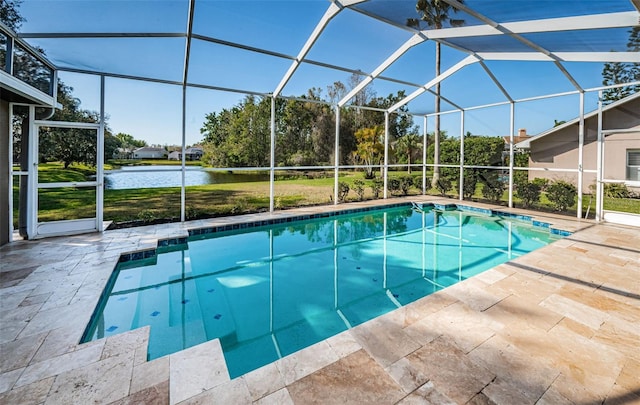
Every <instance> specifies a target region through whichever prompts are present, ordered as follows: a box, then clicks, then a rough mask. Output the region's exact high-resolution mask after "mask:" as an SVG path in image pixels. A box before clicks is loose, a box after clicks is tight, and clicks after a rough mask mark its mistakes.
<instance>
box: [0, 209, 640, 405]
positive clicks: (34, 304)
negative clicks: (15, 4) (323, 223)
mask: <svg viewBox="0 0 640 405" xmlns="http://www.w3.org/2000/svg"><path fill="white" fill-rule="evenodd" d="M420 199H421V198H415V197H414V198H412V200H420ZM424 200H425V201H427V200H428V201H436V202H438V201H437V200H438V199H434V198H428V199H424ZM400 201H403V200H400ZM391 202H397V200H386V201H378V202H365V203H357V204H349V205H340V206H338V208H337V209H347V208H354V207H359V206H368V205H379V204H387V203H391ZM440 202H448V203H455V202H456V201H454V200H443V201H440ZM464 204H465V205H474V206H483V205H481V204H476V203H470V202H466V201H465V202H464ZM494 208H495V207H494ZM334 209H336V208H335V207H333V206H329V207H313V208H304V209H296V210H291V211H283V212H278V213H276V214H273V215H270V214H253V215H245V216H242V217H232V218H217V219H210V220H201V221H192V222H187V223H185V224H167V225H160V226H149V227H139V228H131V229H123V230H116V231H107V232H104V233H102V234H87V235H80V236H73V237H60V238H51V239H44V240H39V241H20V242H15V243H12V244H9V245H6V246H3V247H2V248H0V263H1V264H0V404H42V403H45V404H90V403H116V404H141V403H144V404H167V403H171V404H175V403H186V404H218V403H219V404H251V403H255V404H312V403H320V404H349V403H353V404H366V403H371V404H396V403H400V404H448V403H457V404H464V403H471V404H493V403H497V404H600V403H606V404H631V403H640V229H637V228H631V227H625V226H618V225H611V224H598V225H596V224H594V223H593V222H590V221H576V220H574V219H571V218H567V217H560V216H554V215H551V214H541V213H530V214H532V215H533V216H535V217H537V218H540V219H541V220H543V221H547V222H551V223H552V224H553V226H555V227H557V228H559V229H564V230H568V231H576V232H575V233H574V234H573V235H571V236H569V237H567V238H565V239H562V240H560V241H557V242H555V243H553V244H551V245H549V246H547V247H544V248H542V249H539V250H537V251H535V252H532V253H530V254H528V255H526V256H523V257H521V258H518V259H516V260H513V261H511V262H508V263H505V264H503V265H500V266H498V267H496V268H494V269H491V270H488V271H486V272H484V273H482V274H480V275H478V276H476V277H473V278H471V279H469V280H466V281H464V282H462V283H459V284H457V285H455V286H452V287H449V288H447V289H445V290H442V291H440V292H438V293H435V294H433V295H430V296H427V297H425V298H423V299H421V300H419V301H416V302H414V303H412V304H410V305H408V306H405V307H403V308H400V309H398V310H395V311H393V312H391V313H389V314H387V315H384V316H382V317H379V318H376V319H374V320H372V321H369V322H367V323H365V324H362V325H359V326H357V327H355V328H353V329H350V330H348V331H346V332H343V333H341V334H339V335H337V336H334V337H332V338H330V339H328V340H325V341H322V342H320V343H317V344H315V345H313V346H311V347H308V348H306V349H304V350H302V351H300V352H297V353H295V354H293V355H291V356H288V357H285V358H283V359H281V360H278V361H276V362H275V363H272V364H269V365H267V366H264V367H262V368H260V369H258V370H255V371H253V372H251V373H249V374H246V375H244V376H242V377H240V378H236V379H234V380H230V379H229V377H228V374H227V370H226V366H225V363H224V358H223V355H222V351H221V348H220V344H219V342H218V341H217V340H214V341H210V342H207V343H203V344H201V345H198V346H195V347H192V348H190V349H187V350H184V351H182V352H178V353H175V354H172V355H170V356H166V357H162V358H159V359H156V360H153V361H150V362H147V361H146V343H147V339H148V332H149V331H148V328H142V329H138V330H135V331H132V332H129V333H124V334H121V335H116V336H112V337H110V338H107V339H102V340H98V341H93V342H90V343H87V344H82V345H79V344H78V341H79V339H80V336H81V335H82V333H83V331H84V328H85V326H86V324H87V322H88V320H89V318H90V316H91V313H92V312H93V309H94V307H95V305H96V303H97V301H98V298H99V296H100V293H101V292H102V290H103V288H104V285H105V283H106V281H107V279H108V277H109V275H110V274H111V272H112V271H113V269H114V267H115V264H116V262H117V261H118V258H119V256H120V254H121V253H127V252H132V251H136V250H141V249H149V248H155V247H156V244H157V240H158V239H163V238H168V237H176V236H185V235H186V229H190V228H200V227H204V226H211V225H220V224H228V223H234V222H238V221H247V220H255V219H257V218H261V219H263V218H272V217H282V216H291V215H300V214H308V213H316V212H319V211H330V210H334ZM500 210H502V211H509V210H508V209H505V208H502V207H500ZM510 211H513V212H516V213H521V212H523V211H521V210H510Z"/></svg>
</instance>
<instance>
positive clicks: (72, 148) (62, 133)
mask: <svg viewBox="0 0 640 405" xmlns="http://www.w3.org/2000/svg"><path fill="white" fill-rule="evenodd" d="M58 102H59V103H60V104H62V106H63V108H62V109H57V110H56V111H55V113H54V115H53V117H52V118H51V119H52V121H68V122H91V123H96V122H99V121H100V116H99V114H98V113H97V112H95V111H88V110H83V109H81V108H80V104H81V102H80V100H79V99H77V98H75V97H73V88H72V87H70V86H67V85H66V84H64V83H63V82H62V81H60V80H58ZM39 139H40V145H39V148H38V149H39V156H38V160H39V161H40V162H51V161H60V162H62V163H63V164H64V168H65V169H66V168H68V167H69V165H71V164H72V163H84V164H87V165H90V166H95V164H96V154H97V137H96V131H95V130H86V129H77V128H73V129H60V128H45V127H43V128H42V129H41V132H40V136H39ZM119 145H120V144H119V141H118V140H117V138H115V137H113V136H112V135H111V133H110V131H109V129H108V128H106V129H105V149H104V152H105V158H108V157H110V156H112V154H113V150H114V148H117V147H118V146H119Z"/></svg>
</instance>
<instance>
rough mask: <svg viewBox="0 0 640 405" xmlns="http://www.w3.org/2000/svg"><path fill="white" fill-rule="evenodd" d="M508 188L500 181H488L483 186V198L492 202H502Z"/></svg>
mask: <svg viewBox="0 0 640 405" xmlns="http://www.w3.org/2000/svg"><path fill="white" fill-rule="evenodd" d="M506 188H507V186H506V185H505V184H504V183H503V182H501V181H499V180H498V179H495V180H493V181H487V182H486V183H484V184H483V185H482V196H483V197H484V198H486V199H489V200H491V201H500V199H501V198H502V195H503V194H504V190H506Z"/></svg>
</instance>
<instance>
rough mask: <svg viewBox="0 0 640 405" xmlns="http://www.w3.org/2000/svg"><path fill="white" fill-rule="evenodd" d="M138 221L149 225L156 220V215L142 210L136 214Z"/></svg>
mask: <svg viewBox="0 0 640 405" xmlns="http://www.w3.org/2000/svg"><path fill="white" fill-rule="evenodd" d="M138 219H139V220H141V221H142V222H145V223H149V222H152V221H154V220H155V219H156V215H155V213H154V212H153V211H151V210H142V211H140V212H139V213H138Z"/></svg>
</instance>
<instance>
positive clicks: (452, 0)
mask: <svg viewBox="0 0 640 405" xmlns="http://www.w3.org/2000/svg"><path fill="white" fill-rule="evenodd" d="M443 1H444V2H446V3H448V4H450V5H451V6H453V7H454V8H456V9H458V10H461V11H464V12H466V13H467V14H469V15H471V16H473V17H475V18H477V19H479V20H480V21H482V22H484V23H485V24H487V25H489V26H491V27H493V28H495V29H496V30H498V31H500V32H502V33H503V34H504V35H508V36H510V37H511V38H513V39H515V40H517V41H520V42H522V43H523V44H525V45H527V46H528V47H530V48H532V49H533V50H535V51H538V52H540V53H542V54H544V55H547V56H549V57H550V58H551V59H552V60H553V62H554V64H555V65H556V67H557V68H558V70H560V72H562V74H563V75H564V76H565V77H566V78H567V80H569V81H570V82H571V84H572V85H573V87H575V88H576V89H577V90H579V91H583V89H582V87H581V86H580V85H579V84H578V82H577V81H576V80H575V79H574V78H573V76H571V74H570V73H569V72H568V71H567V69H565V67H564V66H562V64H561V63H560V62H561V60H560V59H559V58H558V57H557V56H556V55H554V54H553V53H551V52H550V51H548V50H547V49H544V48H543V47H541V46H539V45H538V44H536V43H534V42H532V41H530V40H528V39H526V38H524V37H523V36H522V35H520V34H518V33H515V32H513V31H511V30H509V29H508V28H506V27H505V26H504V25H501V24H499V23H497V22H495V21H493V20H491V19H490V18H488V17H486V16H484V15H482V14H480V13H478V12H477V11H475V10H472V9H470V8H469V7H467V6H465V5H464V4H462V3H460V2H459V1H457V0H443Z"/></svg>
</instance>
